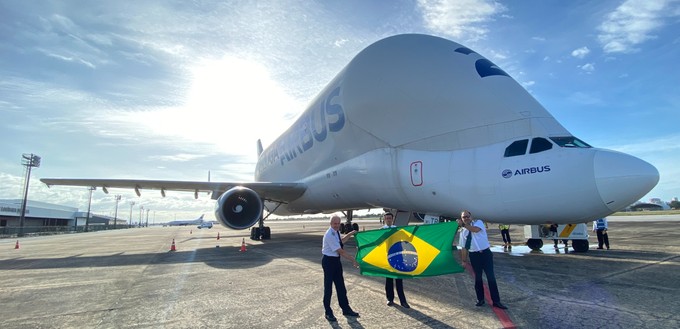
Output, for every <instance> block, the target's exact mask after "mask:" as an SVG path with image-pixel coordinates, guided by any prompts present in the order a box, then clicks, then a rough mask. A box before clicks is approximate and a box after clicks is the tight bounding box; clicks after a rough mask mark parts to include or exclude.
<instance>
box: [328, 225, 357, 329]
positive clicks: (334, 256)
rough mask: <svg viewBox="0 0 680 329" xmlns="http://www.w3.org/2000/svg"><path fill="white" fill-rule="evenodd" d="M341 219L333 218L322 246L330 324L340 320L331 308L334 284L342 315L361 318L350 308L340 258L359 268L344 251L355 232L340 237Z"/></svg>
mask: <svg viewBox="0 0 680 329" xmlns="http://www.w3.org/2000/svg"><path fill="white" fill-rule="evenodd" d="M339 229H340V217H339V216H337V215H333V216H331V222H330V227H329V228H328V230H326V233H325V234H324V235H323V241H322V245H321V253H322V254H323V256H322V258H321V267H322V268H323V308H324V310H325V312H326V314H325V318H326V320H328V321H329V322H336V321H338V319H336V318H335V316H334V315H333V309H332V308H331V296H332V295H333V284H335V290H336V292H337V294H338V304H340V308H342V314H343V315H345V316H355V317H359V313H357V312H354V311H353V310H352V308H351V307H350V306H349V301H348V300H347V288H346V287H345V278H344V277H343V275H342V263H341V262H340V257H344V258H346V259H349V260H351V261H352V262H353V263H354V266H358V264H357V262H356V261H355V260H354V259H353V258H352V256H350V255H349V254H348V253H347V252H345V250H344V249H343V247H344V243H345V242H347V239H349V238H350V237H352V235H354V233H356V232H355V231H352V232H349V233H347V234H346V235H345V236H344V237H341V236H340V232H339V231H338V230H339Z"/></svg>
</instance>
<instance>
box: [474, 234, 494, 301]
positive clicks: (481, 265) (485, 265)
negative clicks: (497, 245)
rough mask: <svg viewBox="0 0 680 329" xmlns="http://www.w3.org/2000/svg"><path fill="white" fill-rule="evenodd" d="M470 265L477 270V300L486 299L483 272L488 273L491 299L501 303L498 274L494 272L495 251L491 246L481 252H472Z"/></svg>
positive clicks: (487, 280) (487, 278)
mask: <svg viewBox="0 0 680 329" xmlns="http://www.w3.org/2000/svg"><path fill="white" fill-rule="evenodd" d="M470 265H472V269H473V270H474V271H475V293H477V300H478V301H479V300H484V281H482V272H484V273H486V283H487V284H488V285H489V294H491V301H492V302H494V303H500V302H501V297H500V294H499V293H498V285H497V284H496V275H495V274H494V272H493V253H491V250H489V248H487V249H484V250H483V251H481V252H470Z"/></svg>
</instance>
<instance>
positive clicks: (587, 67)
mask: <svg viewBox="0 0 680 329" xmlns="http://www.w3.org/2000/svg"><path fill="white" fill-rule="evenodd" d="M579 68H580V69H581V70H584V71H586V72H588V73H592V72H594V71H595V64H594V63H586V64H583V65H579Z"/></svg>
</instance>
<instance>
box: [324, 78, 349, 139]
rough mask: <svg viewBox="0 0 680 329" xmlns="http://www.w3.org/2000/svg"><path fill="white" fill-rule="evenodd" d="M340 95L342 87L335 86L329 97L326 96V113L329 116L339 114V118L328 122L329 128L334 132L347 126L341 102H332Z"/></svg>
mask: <svg viewBox="0 0 680 329" xmlns="http://www.w3.org/2000/svg"><path fill="white" fill-rule="evenodd" d="M339 95H340V88H339V87H338V88H335V89H333V91H331V93H330V95H328V98H326V113H327V114H328V115H329V116H332V115H337V117H338V118H337V120H335V121H334V122H329V123H328V129H330V131H332V132H336V131H340V130H341V129H342V128H343V127H344V126H345V112H343V110H342V106H340V104H331V101H332V100H333V98H334V97H336V96H339Z"/></svg>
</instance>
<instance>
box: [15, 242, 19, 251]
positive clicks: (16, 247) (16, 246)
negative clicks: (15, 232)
mask: <svg viewBox="0 0 680 329" xmlns="http://www.w3.org/2000/svg"><path fill="white" fill-rule="evenodd" d="M14 249H19V240H17V244H15V245H14Z"/></svg>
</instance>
